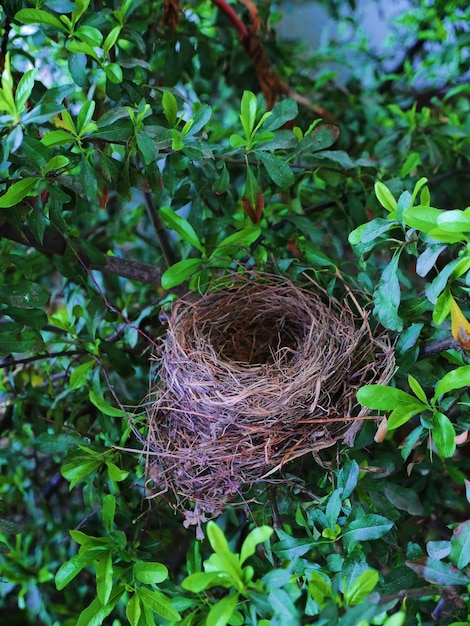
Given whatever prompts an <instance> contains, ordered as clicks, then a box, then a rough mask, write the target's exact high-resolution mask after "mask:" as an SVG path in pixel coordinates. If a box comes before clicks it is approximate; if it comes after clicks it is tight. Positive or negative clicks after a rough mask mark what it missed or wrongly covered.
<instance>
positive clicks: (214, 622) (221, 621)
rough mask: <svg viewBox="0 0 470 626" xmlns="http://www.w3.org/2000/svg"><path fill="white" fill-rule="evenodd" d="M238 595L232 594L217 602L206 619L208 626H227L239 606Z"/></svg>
mask: <svg viewBox="0 0 470 626" xmlns="http://www.w3.org/2000/svg"><path fill="white" fill-rule="evenodd" d="M237 602H238V594H231V595H230V596H226V597H225V598H222V600H219V601H218V602H216V603H215V604H214V605H213V606H212V607H211V610H210V611H209V614H208V615H207V618H206V626H226V624H228V622H229V620H230V618H231V617H232V614H233V612H234V610H235V607H236V606H237Z"/></svg>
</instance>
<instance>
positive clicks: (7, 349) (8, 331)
mask: <svg viewBox="0 0 470 626" xmlns="http://www.w3.org/2000/svg"><path fill="white" fill-rule="evenodd" d="M42 350H44V340H43V338H42V337H41V335H40V334H39V332H38V331H37V330H34V329H33V328H23V324H18V323H16V322H3V323H2V324H0V355H2V356H6V355H8V354H10V353H11V352H19V353H22V352H36V353H38V352H41V351H42Z"/></svg>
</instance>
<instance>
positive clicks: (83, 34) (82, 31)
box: [74, 24, 103, 48]
mask: <svg viewBox="0 0 470 626" xmlns="http://www.w3.org/2000/svg"><path fill="white" fill-rule="evenodd" d="M74 35H75V37H78V38H79V39H80V40H81V41H84V42H85V43H87V44H88V45H89V46H91V47H92V48H98V47H99V46H101V44H102V42H103V35H102V33H101V32H100V31H99V30H98V29H97V28H95V27H94V26H88V25H87V24H82V25H81V26H79V27H78V28H76V29H75V31H74Z"/></svg>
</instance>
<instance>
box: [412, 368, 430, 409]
mask: <svg viewBox="0 0 470 626" xmlns="http://www.w3.org/2000/svg"><path fill="white" fill-rule="evenodd" d="M408 384H409V386H410V389H411V391H412V392H413V393H414V394H415V396H416V397H417V398H418V399H419V400H421V402H422V403H423V404H427V403H428V399H427V397H426V394H425V393H424V389H423V388H422V387H421V385H420V384H419V382H418V381H417V380H416V378H415V377H414V376H412V375H411V374H408Z"/></svg>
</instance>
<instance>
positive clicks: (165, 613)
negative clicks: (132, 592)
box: [136, 587, 181, 621]
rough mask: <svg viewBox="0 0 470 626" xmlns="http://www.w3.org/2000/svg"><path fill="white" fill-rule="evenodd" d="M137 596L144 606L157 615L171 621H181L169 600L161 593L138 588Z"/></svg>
mask: <svg viewBox="0 0 470 626" xmlns="http://www.w3.org/2000/svg"><path fill="white" fill-rule="evenodd" d="M136 595H137V596H138V597H139V598H140V600H141V602H142V603H143V604H145V605H146V606H148V607H149V608H150V609H151V610H152V611H154V612H155V613H156V614H157V615H161V617H164V618H165V619H167V620H170V621H176V620H179V619H181V616H180V614H179V613H178V611H176V609H174V608H173V607H172V605H171V603H170V601H169V599H168V598H166V597H165V596H164V595H163V594H162V593H160V592H159V591H156V590H152V591H150V589H146V588H145V587H138V588H137V589H136Z"/></svg>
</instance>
